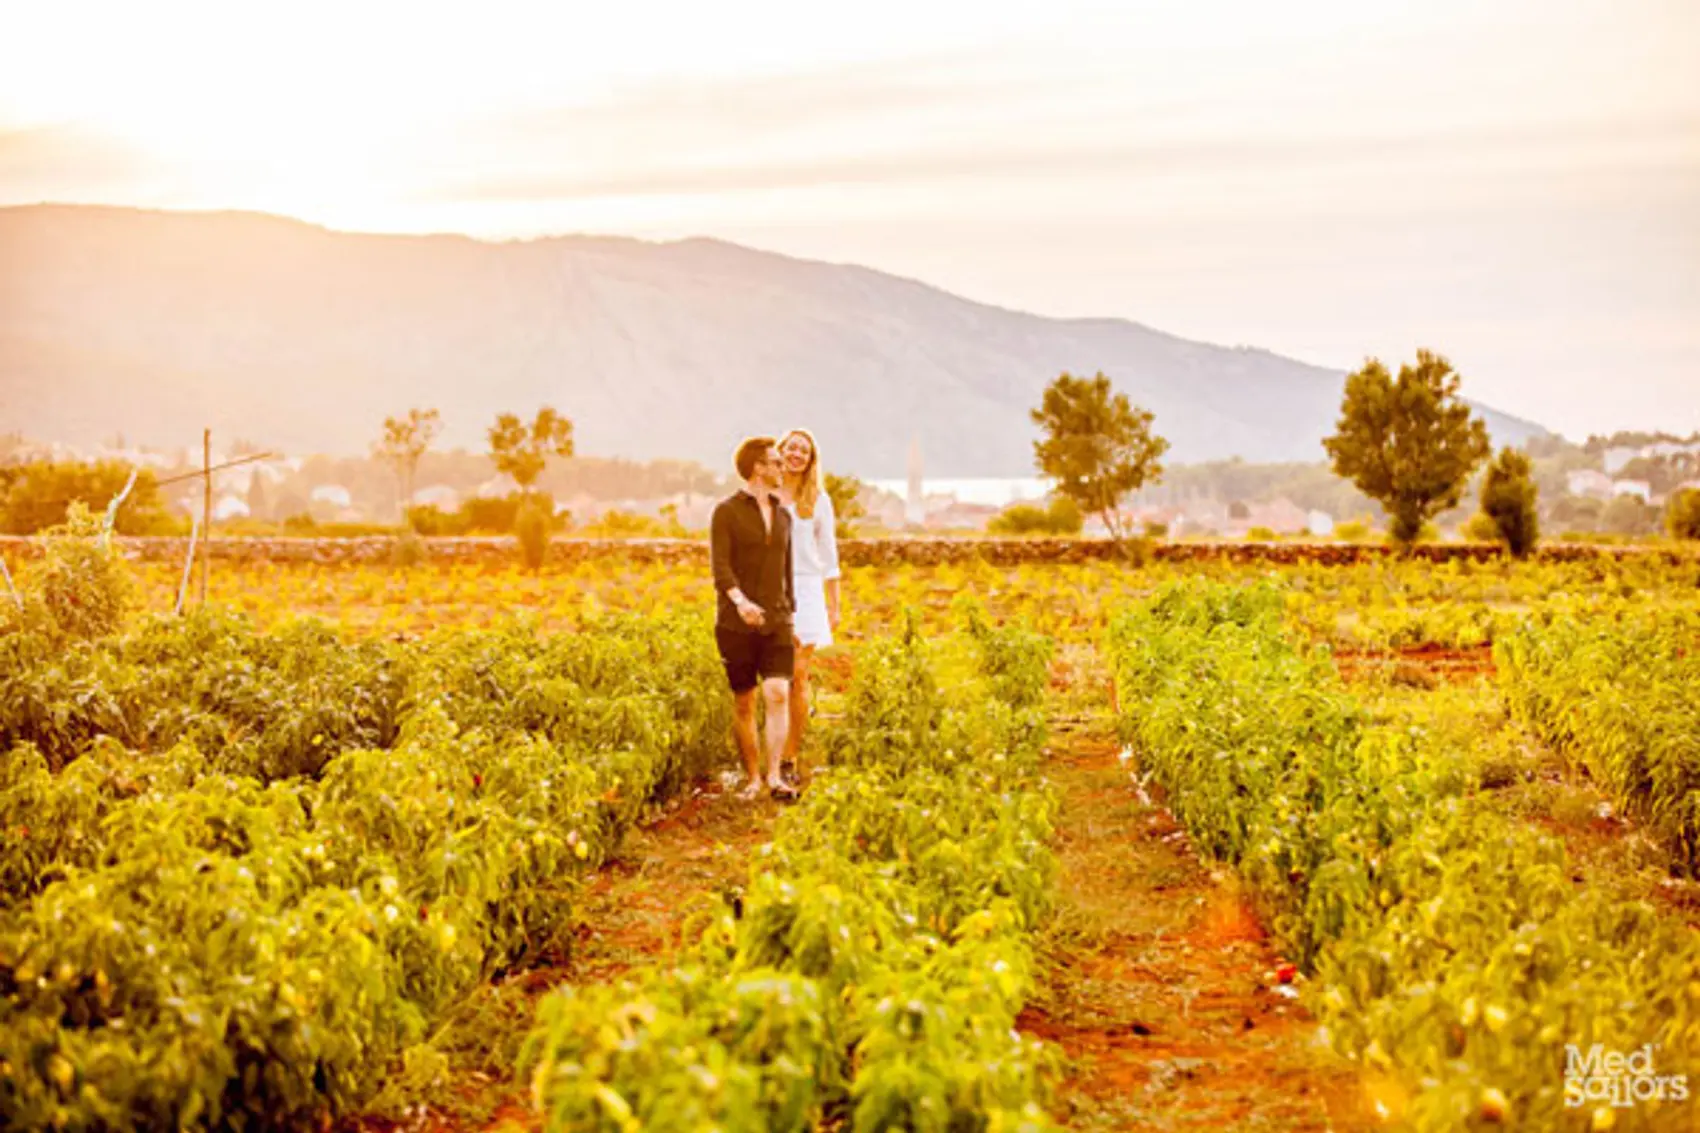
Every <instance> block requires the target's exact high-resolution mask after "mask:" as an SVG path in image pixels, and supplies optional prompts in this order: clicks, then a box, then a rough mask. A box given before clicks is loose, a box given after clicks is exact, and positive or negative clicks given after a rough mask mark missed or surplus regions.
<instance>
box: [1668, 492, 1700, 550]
mask: <svg viewBox="0 0 1700 1133" xmlns="http://www.w3.org/2000/svg"><path fill="white" fill-rule="evenodd" d="M1665 530H1666V531H1668V532H1670V537H1671V538H1672V539H1700V488H1683V489H1681V490H1680V491H1677V492H1673V493H1671V498H1670V499H1669V500H1668V501H1667V502H1666V503H1665Z"/></svg>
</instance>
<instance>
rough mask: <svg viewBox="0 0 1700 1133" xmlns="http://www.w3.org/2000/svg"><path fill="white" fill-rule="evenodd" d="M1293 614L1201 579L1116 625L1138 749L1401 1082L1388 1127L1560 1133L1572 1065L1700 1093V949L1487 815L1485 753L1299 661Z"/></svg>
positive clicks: (1346, 1045) (1202, 846)
mask: <svg viewBox="0 0 1700 1133" xmlns="http://www.w3.org/2000/svg"><path fill="white" fill-rule="evenodd" d="M1283 607H1284V600H1283V595H1282V594H1281V592H1280V591H1278V590H1277V589H1275V588H1274V587H1273V586H1270V585H1267V584H1264V585H1259V586H1255V587H1243V586H1234V585H1231V584H1224V583H1216V582H1209V581H1206V580H1203V579H1191V580H1188V581H1186V582H1184V583H1177V584H1172V585H1170V586H1166V587H1164V588H1162V589H1161V590H1159V591H1158V593H1157V594H1156V595H1155V596H1153V597H1152V598H1151V599H1150V600H1149V601H1147V602H1145V603H1143V604H1141V605H1140V606H1138V607H1135V608H1133V609H1130V610H1127V611H1124V612H1123V613H1121V614H1119V615H1117V616H1116V617H1115V619H1114V620H1113V621H1112V623H1111V627H1110V631H1109V646H1110V652H1111V658H1112V663H1113V665H1114V674H1115V680H1116V688H1117V699H1118V703H1119V704H1120V705H1121V706H1122V708H1121V714H1122V716H1121V725H1122V731H1123V735H1124V736H1125V737H1127V738H1128V739H1129V740H1130V741H1131V742H1132V743H1133V745H1134V746H1135V748H1136V749H1137V751H1138V753H1139V762H1140V766H1141V768H1142V769H1143V770H1144V772H1145V774H1146V775H1148V776H1149V777H1151V778H1153V779H1155V780H1156V781H1157V782H1158V783H1159V784H1160V785H1161V786H1162V787H1163V788H1164V790H1165V791H1166V792H1167V801H1168V804H1169V807H1170V809H1171V810H1172V811H1173V812H1174V814H1175V816H1176V817H1177V818H1178V819H1179V820H1180V821H1181V822H1182V824H1183V825H1184V826H1185V827H1186V829H1187V831H1188V833H1189V834H1190V835H1191V837H1192V839H1193V842H1194V844H1195V845H1196V846H1197V847H1198V848H1199V850H1200V851H1201V852H1203V853H1205V854H1207V855H1209V856H1212V857H1217V858H1220V859H1222V860H1225V861H1228V862H1230V863H1232V864H1234V865H1235V866H1236V867H1237V868H1238V870H1239V871H1240V873H1241V875H1242V876H1243V877H1244V878H1245V879H1246V880H1247V882H1248V883H1249V884H1250V885H1251V887H1252V889H1253V892H1254V893H1255V895H1256V899H1257V902H1258V904H1259V905H1260V907H1261V908H1262V910H1263V911H1264V914H1265V918H1266V920H1267V921H1268V923H1269V924H1270V925H1271V926H1272V928H1273V929H1274V932H1275V934H1276V936H1277V938H1278V939H1279V940H1280V942H1281V944H1282V945H1283V947H1284V948H1285V949H1286V950H1287V953H1288V955H1291V956H1295V957H1297V958H1299V959H1300V961H1301V962H1302V963H1303V964H1304V965H1305V966H1307V967H1309V968H1310V969H1311V970H1312V971H1313V972H1314V980H1313V982H1312V983H1311V985H1310V990H1309V991H1308V992H1307V994H1306V999H1307V1001H1309V1002H1310V1004H1311V1007H1312V1010H1313V1011H1315V1012H1316V1014H1317V1015H1318V1017H1319V1018H1320V1020H1321V1021H1322V1022H1323V1024H1324V1027H1325V1031H1324V1033H1325V1034H1326V1035H1327V1036H1328V1038H1329V1039H1330V1041H1331V1042H1332V1044H1333V1045H1334V1046H1335V1047H1336V1049H1338V1050H1340V1051H1341V1052H1343V1053H1345V1054H1346V1055H1348V1056H1349V1057H1351V1058H1353V1059H1357V1060H1361V1061H1362V1062H1363V1063H1364V1064H1365V1065H1366V1067H1368V1068H1369V1069H1370V1070H1372V1071H1373V1072H1375V1073H1377V1074H1391V1075H1393V1076H1394V1077H1396V1079H1397V1080H1398V1082H1399V1085H1400V1089H1399V1090H1398V1091H1396V1092H1394V1093H1396V1094H1397V1095H1398V1096H1397V1098H1395V1099H1394V1101H1395V1103H1396V1104H1392V1105H1390V1106H1389V1112H1388V1113H1387V1114H1386V1115H1385V1117H1386V1119H1387V1120H1389V1121H1392V1122H1394V1123H1398V1124H1400V1126H1401V1127H1402V1128H1411V1129H1414V1130H1420V1131H1429V1130H1434V1131H1439V1130H1454V1129H1459V1128H1466V1127H1472V1126H1473V1120H1474V1118H1475V1117H1476V1115H1477V1114H1478V1105H1479V1099H1480V1097H1481V1095H1482V1092H1483V1091H1484V1090H1486V1089H1489V1088H1491V1089H1493V1090H1496V1091H1499V1093H1500V1094H1502V1095H1503V1096H1504V1097H1505V1098H1506V1099H1507V1101H1508V1103H1509V1107H1510V1109H1511V1111H1512V1112H1513V1113H1514V1114H1515V1115H1516V1119H1517V1122H1518V1124H1519V1125H1520V1126H1524V1127H1527V1128H1531V1129H1533V1128H1541V1129H1547V1128H1558V1127H1560V1126H1561V1124H1562V1123H1563V1121H1564V1119H1565V1114H1566V1112H1567V1111H1566V1110H1565V1108H1564V1103H1563V1100H1562V1096H1561V1091H1560V1090H1558V1089H1557V1088H1555V1086H1554V1084H1553V1081H1552V1076H1553V1070H1552V1068H1553V1067H1555V1066H1561V1065H1562V1062H1563V1047H1564V1044H1565V1043H1567V1042H1569V1043H1578V1044H1581V1045H1582V1046H1583V1047H1584V1048H1585V1047H1587V1046H1588V1045H1591V1044H1592V1043H1595V1042H1599V1043H1602V1044H1604V1045H1605V1046H1606V1047H1607V1048H1608V1049H1619V1050H1633V1049H1637V1048H1639V1047H1640V1046H1641V1045H1642V1044H1644V1043H1648V1042H1651V1043H1655V1044H1658V1046H1659V1051H1660V1057H1661V1058H1666V1059H1667V1061H1666V1062H1661V1064H1660V1068H1661V1069H1662V1070H1666V1071H1668V1072H1674V1073H1683V1072H1692V1068H1693V1066H1694V1057H1695V1052H1694V1047H1693V1042H1692V1035H1693V1034H1694V1028H1695V1027H1696V1026H1697V1025H1700V941H1696V940H1695V939H1694V936H1693V934H1692V933H1691V932H1689V931H1688V929H1687V928H1686V926H1683V925H1681V924H1680V922H1677V921H1673V920H1664V919H1661V918H1659V917H1658V916H1656V915H1655V914H1654V913H1653V911H1652V910H1651V908H1650V907H1648V906H1647V905H1645V904H1642V903H1639V902H1631V901H1625V900H1623V899H1622V898H1620V897H1619V896H1618V895H1617V894H1615V893H1613V892H1611V891H1610V890H1609V889H1606V888H1598V889H1596V888H1578V887H1577V886H1575V885H1574V884H1573V883H1572V881H1571V869H1570V867H1569V865H1568V863H1567V862H1566V860H1565V854H1564V851H1563V848H1562V846H1561V845H1560V844H1559V843H1558V842H1557V841H1555V840H1553V839H1551V838H1550V837H1548V836H1546V835H1545V834H1543V833H1541V832H1540V831H1538V830H1535V829H1532V828H1530V827H1528V826H1525V825H1523V824H1522V823H1520V822H1517V821H1515V820H1511V819H1507V818H1505V817H1503V816H1502V815H1500V814H1498V813H1496V812H1494V811H1493V810H1491V809H1490V808H1489V807H1487V806H1483V805H1479V804H1478V803H1477V802H1476V801H1475V800H1474V798H1472V797H1471V795H1470V793H1469V792H1470V791H1471V790H1472V788H1473V787H1474V785H1475V783H1474V775H1473V765H1472V764H1471V762H1470V760H1469V758H1468V756H1467V753H1465V752H1462V751H1458V750H1454V749H1452V748H1450V747H1449V746H1447V745H1445V744H1443V743H1441V742H1439V741H1438V740H1437V739H1436V738H1435V737H1434V736H1431V735H1430V734H1429V733H1427V732H1426V731H1425V730H1424V729H1422V728H1420V727H1409V726H1399V725H1396V724H1392V723H1389V724H1378V723H1376V722H1375V721H1374V720H1373V719H1372V718H1371V717H1370V715H1369V713H1368V712H1367V711H1366V710H1365V709H1364V708H1363V707H1362V706H1361V705H1360V704H1358V703H1357V702H1356V701H1355V700H1354V699H1353V698H1352V697H1351V696H1350V695H1349V694H1348V693H1347V692H1346V690H1345V688H1344V687H1343V686H1342V684H1341V682H1340V679H1339V677H1338V675H1337V673H1336V671H1335V669H1334V665H1333V662H1332V659H1331V658H1330V657H1329V656H1328V654H1327V653H1326V652H1325V651H1322V650H1316V651H1310V652H1307V651H1303V650H1301V649H1299V648H1297V647H1295V646H1294V645H1293V644H1292V643H1290V642H1289V641H1288V640H1287V639H1286V636H1285V633H1284V630H1283V621H1284V618H1283V614H1284V609H1283ZM1584 699H1585V698H1584ZM1689 731H1690V734H1692V728H1691V727H1690V728H1689ZM1624 1004H1635V1005H1636V1010H1633V1011H1631V1010H1626V1009H1625V1008H1624V1006H1623V1005H1624ZM1667 1056H1668V1057H1667ZM1383 1096H1384V1097H1392V1096H1393V1094H1392V1093H1389V1094H1385V1095H1383Z"/></svg>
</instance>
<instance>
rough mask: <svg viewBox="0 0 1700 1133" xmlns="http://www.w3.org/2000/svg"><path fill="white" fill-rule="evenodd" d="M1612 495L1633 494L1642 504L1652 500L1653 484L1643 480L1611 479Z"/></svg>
mask: <svg viewBox="0 0 1700 1133" xmlns="http://www.w3.org/2000/svg"><path fill="white" fill-rule="evenodd" d="M1611 494H1612V495H1613V496H1634V497H1635V498H1636V499H1638V500H1640V501H1641V502H1642V503H1644V504H1650V503H1652V502H1653V486H1652V485H1651V484H1649V483H1648V482H1647V481H1645V480H1613V481H1612V482H1611Z"/></svg>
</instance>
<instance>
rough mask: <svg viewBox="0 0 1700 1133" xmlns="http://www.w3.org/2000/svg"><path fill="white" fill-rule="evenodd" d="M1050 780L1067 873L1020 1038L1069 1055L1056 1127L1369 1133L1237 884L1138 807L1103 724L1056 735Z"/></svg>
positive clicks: (1165, 819)
mask: <svg viewBox="0 0 1700 1133" xmlns="http://www.w3.org/2000/svg"><path fill="white" fill-rule="evenodd" d="M1048 775H1049V778H1050V779H1051V782H1052V784H1053V786H1054V788H1055V790H1056V791H1057V792H1058V795H1059V797H1060V801H1061V804H1062V807H1061V821H1060V823H1059V834H1058V839H1057V852H1058V854H1059V856H1060V859H1061V865H1062V872H1061V877H1060V881H1059V892H1058V904H1057V911H1056V915H1055V917H1054V919H1053V922H1052V924H1051V926H1050V928H1049V930H1048V931H1047V933H1046V935H1045V937H1044V938H1043V939H1041V940H1040V942H1039V954H1040V956H1041V957H1042V959H1043V961H1044V962H1046V963H1047V964H1048V969H1047V972H1046V975H1045V976H1044V977H1043V978H1042V980H1041V986H1040V988H1039V990H1038V992H1037V994H1036V995H1035V996H1034V997H1033V999H1032V1000H1031V1001H1030V1002H1029V1004H1028V1007H1027V1010H1026V1011H1024V1012H1023V1013H1022V1016H1021V1018H1020V1020H1019V1021H1018V1026H1019V1027H1020V1029H1021V1030H1022V1031H1024V1032H1025V1033H1027V1034H1030V1035H1033V1036H1035V1037H1038V1038H1042V1039H1045V1040H1047V1041H1049V1042H1051V1043H1054V1044H1056V1045H1057V1046H1058V1047H1060V1049H1061V1051H1062V1054H1063V1055H1064V1059H1065V1063H1064V1066H1065V1069H1064V1071H1063V1073H1062V1075H1061V1077H1060V1079H1059V1080H1058V1083H1057V1085H1058V1095H1057V1097H1056V1099H1055V1102H1054V1104H1053V1106H1052V1112H1053V1114H1054V1115H1055V1116H1056V1117H1057V1118H1058V1119H1059V1120H1060V1121H1063V1122H1064V1123H1066V1124H1067V1125H1068V1126H1069V1128H1071V1129H1074V1130H1079V1131H1093V1133H1096V1131H1099V1130H1114V1129H1146V1130H1195V1129H1210V1130H1233V1129H1242V1130H1252V1129H1256V1130H1269V1131H1273V1130H1295V1131H1296V1130H1318V1131H1320V1130H1356V1129H1367V1128H1371V1127H1373V1125H1374V1122H1373V1121H1372V1119H1371V1117H1370V1115H1369V1113H1368V1111H1367V1110H1366V1109H1365V1106H1364V1101H1363V1093H1362V1090H1361V1089H1360V1088H1359V1085H1358V1079H1357V1077H1356V1074H1355V1072H1354V1071H1353V1069H1352V1068H1351V1067H1350V1066H1349V1065H1348V1064H1346V1063H1345V1062H1344V1061H1343V1060H1341V1059H1339V1058H1337V1057H1336V1056H1334V1055H1333V1054H1332V1053H1330V1052H1329V1051H1327V1050H1326V1049H1325V1048H1323V1047H1322V1045H1321V1044H1320V1042H1319V1041H1318V1040H1317V1026H1316V1024H1315V1023H1314V1022H1313V1021H1311V1019H1310V1018H1309V1016H1308V1015H1307V1013H1306V1012H1305V1011H1304V1009H1303V1008H1302V1007H1301V1006H1300V1005H1299V1003H1298V1001H1297V1000H1295V999H1293V998H1288V997H1287V996H1286V995H1285V994H1283V992H1284V991H1285V990H1288V989H1287V988H1286V986H1285V985H1283V984H1282V983H1281V982H1280V980H1279V978H1278V976H1277V974H1276V967H1277V962H1278V957H1277V955H1276V952H1275V948H1274V946H1273V944H1271V943H1270V942H1269V941H1268V940H1267V939H1266V938H1265V936H1264V933H1263V930H1262V928H1261V927H1260V926H1259V924H1258V922H1257V919H1256V917H1255V916H1253V915H1252V913H1251V912H1250V911H1249V910H1248V908H1247V907H1246V904H1245V902H1244V901H1243V900H1242V899H1241V897H1240V894H1239V891H1238V890H1237V889H1236V888H1235V885H1234V882H1233V880H1232V878H1231V877H1230V876H1228V875H1227V874H1226V873H1224V872H1222V871H1213V870H1211V869H1210V868H1208V867H1207V866H1206V865H1204V864H1202V863H1201V862H1200V861H1199V860H1198V858H1197V857H1196V856H1195V855H1194V854H1193V853H1192V851H1191V850H1190V849H1189V848H1188V846H1187V843H1186V838H1185V835H1184V832H1182V831H1181V830H1180V828H1179V827H1178V826H1177V825H1176V823H1175V821H1174V819H1173V818H1172V817H1171V816H1170V815H1169V813H1168V812H1167V810H1165V809H1163V808H1162V807H1161V806H1160V805H1158V804H1157V803H1155V802H1154V801H1150V800H1142V799H1141V797H1140V794H1139V791H1138V789H1137V785H1136V784H1135V782H1134V780H1133V777H1132V774H1131V768H1130V766H1129V765H1127V764H1124V763H1123V761H1122V759H1121V757H1120V753H1119V752H1118V748H1117V745H1116V743H1115V742H1114V740H1113V739H1112V738H1111V737H1110V736H1109V735H1108V728H1107V726H1106V725H1105V724H1104V723H1095V724H1087V725H1086V726H1085V727H1084V728H1076V729H1072V730H1057V731H1056V732H1055V733H1054V738H1053V756H1052V761H1051V765H1050V769H1049V772H1048ZM1278 989H1281V990H1278Z"/></svg>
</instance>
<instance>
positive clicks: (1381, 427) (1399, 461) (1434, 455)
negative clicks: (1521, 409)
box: [1322, 350, 1493, 547]
mask: <svg viewBox="0 0 1700 1133" xmlns="http://www.w3.org/2000/svg"><path fill="white" fill-rule="evenodd" d="M1459 380H1460V379H1459V377H1458V374H1457V372H1456V371H1455V370H1453V369H1452V365H1451V363H1449V362H1448V361H1447V360H1446V359H1445V358H1442V357H1441V356H1440V355H1438V354H1434V353H1431V352H1430V351H1427V350H1419V351H1417V364H1416V366H1415V367H1412V366H1409V365H1402V366H1400V367H1399V377H1398V378H1397V379H1395V378H1394V377H1393V376H1392V375H1391V374H1389V373H1388V372H1387V367H1386V366H1383V365H1382V364H1381V362H1380V361H1379V360H1377V359H1375V358H1371V359H1369V360H1368V361H1367V362H1365V363H1364V366H1363V368H1362V369H1361V370H1359V371H1358V372H1357V373H1355V374H1349V375H1347V377H1346V392H1345V396H1344V398H1343V399H1342V400H1341V403H1340V420H1339V422H1338V423H1337V424H1336V425H1335V433H1334V435H1333V436H1331V437H1328V438H1326V439H1324V440H1323V442H1322V446H1323V448H1325V449H1326V450H1327V451H1328V456H1329V459H1330V460H1332V461H1333V464H1334V471H1335V473H1337V474H1338V475H1340V476H1342V477H1344V478H1345V479H1348V480H1350V481H1352V483H1354V484H1356V485H1357V487H1358V490H1359V491H1361V492H1363V494H1364V495H1366V496H1368V497H1369V498H1370V499H1372V500H1375V501H1377V502H1378V503H1380V504H1381V506H1382V508H1383V509H1385V510H1386V512H1387V514H1388V517H1389V518H1390V520H1391V521H1392V522H1391V526H1390V528H1389V532H1388V533H1389V535H1390V536H1391V537H1392V539H1393V542H1394V543H1396V544H1398V545H1399V546H1401V547H1408V546H1410V545H1411V544H1412V543H1414V542H1416V540H1417V536H1418V534H1419V533H1420V532H1421V531H1422V528H1423V524H1424V522H1426V521H1427V520H1429V519H1431V518H1432V517H1434V516H1435V515H1436V514H1438V513H1440V512H1443V511H1445V510H1447V509H1448V508H1452V507H1456V506H1457V505H1458V501H1459V500H1460V499H1462V498H1463V495H1464V487H1465V485H1466V484H1467V483H1468V482H1469V479H1470V473H1471V472H1472V471H1474V470H1475V468H1476V466H1477V465H1479V464H1481V462H1482V461H1484V460H1486V459H1487V458H1488V456H1489V454H1490V453H1491V452H1492V451H1493V448H1492V445H1491V444H1489V442H1488V435H1487V426H1486V425H1484V424H1483V423H1482V422H1481V420H1480V419H1478V418H1477V417H1475V416H1474V415H1473V414H1472V413H1471V412H1470V407H1469V406H1468V405H1465V404H1464V403H1463V401H1462V400H1461V399H1460V398H1459V397H1458V386H1459Z"/></svg>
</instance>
